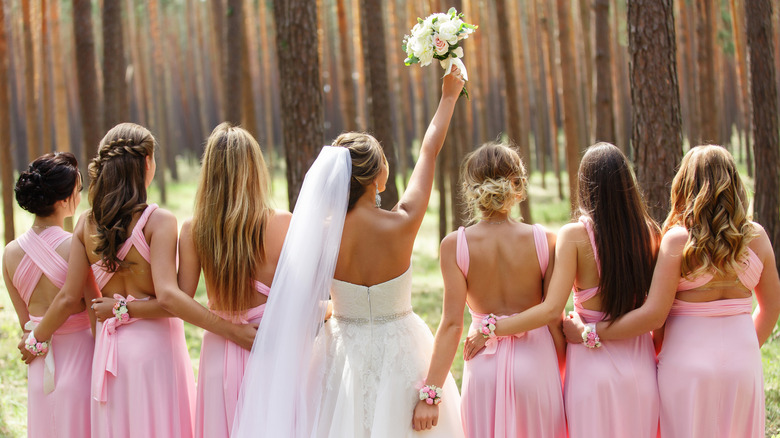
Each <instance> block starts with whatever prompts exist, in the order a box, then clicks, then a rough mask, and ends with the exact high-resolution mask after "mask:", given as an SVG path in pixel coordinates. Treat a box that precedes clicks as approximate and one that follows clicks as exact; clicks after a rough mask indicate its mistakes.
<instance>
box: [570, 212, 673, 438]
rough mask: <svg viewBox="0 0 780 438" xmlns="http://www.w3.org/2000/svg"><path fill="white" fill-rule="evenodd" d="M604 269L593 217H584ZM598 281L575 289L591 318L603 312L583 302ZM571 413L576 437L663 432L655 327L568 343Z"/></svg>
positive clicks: (583, 312)
mask: <svg viewBox="0 0 780 438" xmlns="http://www.w3.org/2000/svg"><path fill="white" fill-rule="evenodd" d="M580 222H582V223H583V224H584V225H585V228H586V229H587V231H588V237H589V239H590V243H591V247H592V248H593V255H594V257H595V259H596V266H598V269H599V274H601V264H600V262H599V256H598V251H597V249H596V242H595V239H594V235H593V223H592V222H591V221H590V219H588V218H585V217H582V218H580ZM597 293H598V287H594V288H591V289H585V290H575V291H574V308H575V309H576V311H577V313H578V314H579V315H580V317H581V318H582V319H583V320H584V321H585V322H587V323H591V322H593V323H595V322H598V321H601V320H602V319H603V318H604V314H603V313H602V312H598V311H594V310H588V309H585V308H583V307H582V303H583V302H584V301H587V300H589V299H590V298H592V297H593V296H595V295H596V294H597ZM564 400H565V403H566V419H567V421H568V425H569V436H570V437H571V438H578V437H583V438H592V437H632V438H641V437H647V438H655V437H656V436H657V434H658V415H659V414H658V410H659V406H658V405H659V401H658V385H657V381H656V361H655V350H654V347H653V341H652V338H651V336H650V333H645V334H643V335H641V336H637V337H635V338H630V339H622V340H615V341H608V342H602V345H601V347H600V348H593V349H591V348H587V347H585V346H584V345H583V344H568V347H567V350H566V382H565V385H564Z"/></svg>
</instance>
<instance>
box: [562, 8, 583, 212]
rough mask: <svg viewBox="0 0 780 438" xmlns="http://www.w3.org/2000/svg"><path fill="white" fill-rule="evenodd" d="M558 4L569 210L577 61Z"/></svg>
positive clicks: (576, 154)
mask: <svg viewBox="0 0 780 438" xmlns="http://www.w3.org/2000/svg"><path fill="white" fill-rule="evenodd" d="M556 1H557V6H558V8H557V9H558V40H559V41H560V47H561V71H562V72H566V74H562V78H563V87H562V88H563V130H564V133H565V134H566V172H567V173H568V174H569V201H570V207H571V212H572V214H574V212H575V211H576V209H577V205H578V204H577V171H578V169H579V164H580V151H581V150H582V149H583V147H584V145H583V144H582V143H581V141H580V139H581V137H580V119H581V117H580V113H579V105H580V98H579V96H580V94H579V85H578V83H577V75H576V74H575V73H574V72H576V71H577V61H576V54H575V50H574V48H575V45H574V34H573V33H572V28H573V25H572V17H571V11H570V9H569V5H568V4H567V1H565V0H556Z"/></svg>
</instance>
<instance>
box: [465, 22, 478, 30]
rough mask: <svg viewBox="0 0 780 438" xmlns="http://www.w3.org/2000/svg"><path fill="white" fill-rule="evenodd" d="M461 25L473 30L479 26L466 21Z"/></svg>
mask: <svg viewBox="0 0 780 438" xmlns="http://www.w3.org/2000/svg"><path fill="white" fill-rule="evenodd" d="M462 27H465V28H466V29H473V30H476V29H477V28H479V26H477V25H476V24H468V23H463V24H462Z"/></svg>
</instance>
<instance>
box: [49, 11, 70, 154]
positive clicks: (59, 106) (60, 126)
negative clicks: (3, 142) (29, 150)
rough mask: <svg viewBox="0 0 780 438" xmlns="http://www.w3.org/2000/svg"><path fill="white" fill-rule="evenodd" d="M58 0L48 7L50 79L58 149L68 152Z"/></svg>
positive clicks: (65, 89) (68, 141)
mask: <svg viewBox="0 0 780 438" xmlns="http://www.w3.org/2000/svg"><path fill="white" fill-rule="evenodd" d="M61 7H62V6H61V4H60V2H54V4H52V5H51V7H50V8H49V11H50V14H51V15H50V17H49V23H51V55H52V81H53V82H54V127H55V128H54V130H55V133H56V137H55V138H56V139H57V140H56V143H55V144H56V148H57V150H58V151H63V152H70V149H71V147H70V124H69V122H68V95H67V87H66V85H65V63H64V62H63V57H64V56H65V53H64V52H63V49H62V40H61V38H62V35H61V34H60V9H61Z"/></svg>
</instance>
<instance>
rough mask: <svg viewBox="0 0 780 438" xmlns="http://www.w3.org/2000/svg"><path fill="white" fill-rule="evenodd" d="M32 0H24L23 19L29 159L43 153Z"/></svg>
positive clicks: (25, 102)
mask: <svg viewBox="0 0 780 438" xmlns="http://www.w3.org/2000/svg"><path fill="white" fill-rule="evenodd" d="M30 1H31V0H22V19H23V23H24V27H23V31H24V110H25V121H26V127H27V161H32V160H34V159H35V158H36V157H38V156H39V155H41V154H42V152H43V148H42V147H41V146H42V145H41V140H40V131H39V127H38V105H37V103H36V101H35V78H36V77H37V76H36V74H35V55H34V50H33V37H32V17H31V11H30Z"/></svg>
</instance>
